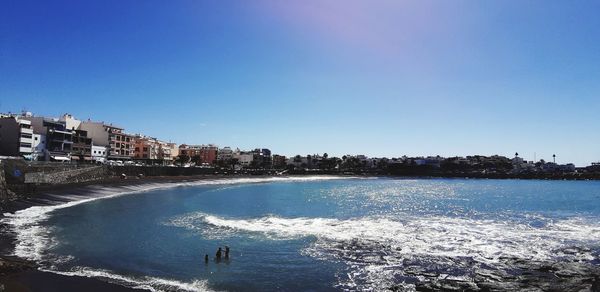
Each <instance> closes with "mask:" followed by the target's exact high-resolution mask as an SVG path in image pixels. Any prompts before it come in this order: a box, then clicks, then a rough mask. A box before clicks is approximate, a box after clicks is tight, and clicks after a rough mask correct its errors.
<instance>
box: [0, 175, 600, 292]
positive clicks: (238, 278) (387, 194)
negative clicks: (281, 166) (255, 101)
mask: <svg viewBox="0 0 600 292" xmlns="http://www.w3.org/2000/svg"><path fill="white" fill-rule="evenodd" d="M2 222H3V223H4V224H6V225H8V226H9V227H10V228H11V230H12V232H13V233H14V235H15V238H16V241H17V242H16V245H15V250H14V254H15V255H16V256H19V257H22V258H26V259H29V260H32V261H36V262H37V263H39V265H40V269H42V270H44V271H50V272H53V273H58V274H63V275H73V276H85V277H93V278H98V279H101V280H104V281H107V282H111V283H117V284H120V285H123V286H128V287H134V288H143V289H148V290H151V291H421V290H427V289H429V290H427V291H432V290H433V291H435V290H452V289H454V290H471V291H485V290H486V289H487V290H503V291H504V290H528V291H546V290H552V289H558V290H564V291H570V290H572V291H579V290H583V291H586V289H587V290H589V291H593V289H595V288H594V287H596V288H597V287H598V286H594V285H598V277H599V276H600V273H599V267H600V182H598V181H550V180H492V179H437V178H436V179H405V178H402V179H400V178H364V177H336V176H300V177H276V178H231V179H219V180H201V181H196V182H185V183H165V184H157V183H155V184H144V185H139V186H131V187H128V188H125V189H124V188H119V189H118V190H117V189H116V188H111V187H102V186H98V187H95V188H91V189H90V194H86V195H83V196H76V197H73V198H70V199H69V200H68V201H65V202H63V203H60V204H54V205H47V206H34V207H30V208H28V209H24V210H21V211H17V212H16V213H6V214H4V218H3V219H2ZM226 246H227V247H229V249H230V253H229V257H228V258H225V257H224V255H223V257H222V258H221V259H217V258H216V251H217V249H218V248H219V247H221V248H222V249H223V250H224V249H225V247H226ZM206 255H208V261H205V256H206Z"/></svg>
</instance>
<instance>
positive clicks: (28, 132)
mask: <svg viewBox="0 0 600 292" xmlns="http://www.w3.org/2000/svg"><path fill="white" fill-rule="evenodd" d="M21 133H25V134H31V135H33V129H31V128H23V127H21Z"/></svg>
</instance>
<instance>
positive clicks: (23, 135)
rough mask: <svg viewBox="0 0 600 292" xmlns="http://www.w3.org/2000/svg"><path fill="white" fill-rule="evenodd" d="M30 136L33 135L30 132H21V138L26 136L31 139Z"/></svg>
mask: <svg viewBox="0 0 600 292" xmlns="http://www.w3.org/2000/svg"><path fill="white" fill-rule="evenodd" d="M31 137H33V136H32V135H31V134H28V133H21V138H28V139H31Z"/></svg>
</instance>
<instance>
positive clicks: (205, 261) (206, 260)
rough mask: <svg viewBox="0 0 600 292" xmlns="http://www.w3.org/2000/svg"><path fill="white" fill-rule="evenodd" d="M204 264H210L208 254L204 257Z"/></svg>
mask: <svg viewBox="0 0 600 292" xmlns="http://www.w3.org/2000/svg"><path fill="white" fill-rule="evenodd" d="M204 263H205V264H208V254H206V255H204Z"/></svg>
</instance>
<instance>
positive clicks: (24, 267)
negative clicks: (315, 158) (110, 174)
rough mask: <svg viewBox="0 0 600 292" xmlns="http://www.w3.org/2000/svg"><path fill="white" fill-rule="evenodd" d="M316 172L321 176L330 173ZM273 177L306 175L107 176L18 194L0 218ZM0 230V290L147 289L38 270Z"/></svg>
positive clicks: (10, 236) (4, 227)
mask: <svg viewBox="0 0 600 292" xmlns="http://www.w3.org/2000/svg"><path fill="white" fill-rule="evenodd" d="M319 176H324V177H325V176H331V175H319ZM277 177H280V178H289V177H306V175H289V176H273V175H239V176H231V175H194V176H177V177H170V176H161V177H144V178H129V179H121V178H110V179H103V180H101V181H91V182H84V183H76V184H64V185H48V186H43V188H41V189H38V190H36V192H35V193H34V194H33V195H29V196H26V197H21V198H18V199H16V200H14V201H10V202H8V203H6V204H5V205H4V206H3V209H2V213H1V214H0V219H3V218H5V217H6V216H5V215H4V214H5V213H12V214H14V213H16V212H18V211H21V210H25V209H28V208H30V207H36V206H59V205H63V204H66V203H69V202H79V201H88V200H95V199H103V198H107V197H111V196H118V195H126V194H128V193H136V192H144V191H148V190H154V189H158V188H164V187H167V188H171V187H179V186H193V185H195V184H196V183H198V184H201V182H203V181H216V182H218V181H226V180H232V179H257V180H260V179H268V178H277ZM331 177H337V176H331ZM339 177H343V176H339ZM250 182H252V181H250ZM144 187H147V188H144ZM99 188H102V189H104V190H103V192H99ZM101 193H103V194H101ZM82 203H83V202H82ZM0 232H1V234H2V236H1V237H0V291H17V292H20V291H61V292H62V291H73V292H75V291H77V292H78V291H81V290H86V291H123V292H125V291H149V290H147V289H140V288H131V287H126V286H122V285H119V284H115V283H110V282H107V281H104V280H101V279H96V278H91V277H86V276H78V275H63V274H59V273H53V272H50V271H45V270H40V266H39V265H38V264H37V263H35V262H33V261H30V260H27V259H22V258H20V257H18V256H15V255H13V252H14V250H15V247H16V243H17V239H16V235H15V234H14V233H13V231H12V229H11V227H10V226H8V225H7V224H6V223H4V222H1V223H0Z"/></svg>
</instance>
